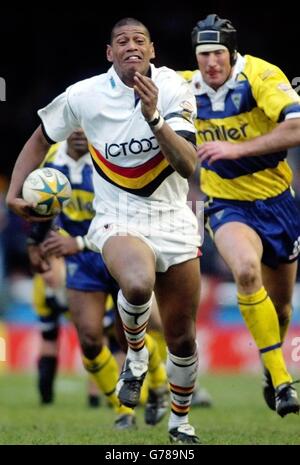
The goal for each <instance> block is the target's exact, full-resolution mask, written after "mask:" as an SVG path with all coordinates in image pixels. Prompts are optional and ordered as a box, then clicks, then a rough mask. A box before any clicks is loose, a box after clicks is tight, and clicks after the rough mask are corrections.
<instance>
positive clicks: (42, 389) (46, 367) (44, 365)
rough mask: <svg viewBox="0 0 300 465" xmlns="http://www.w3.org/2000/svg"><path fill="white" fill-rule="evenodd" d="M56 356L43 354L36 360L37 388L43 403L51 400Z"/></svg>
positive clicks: (48, 402)
mask: <svg viewBox="0 0 300 465" xmlns="http://www.w3.org/2000/svg"><path fill="white" fill-rule="evenodd" d="M56 367H57V357H55V356H48V355H43V356H42V357H41V358H40V359H39V361H38V376H39V379H38V388H39V393H40V396H41V402H42V403H43V404H50V403H51V402H52V401H53V384H54V378H55V374H56Z"/></svg>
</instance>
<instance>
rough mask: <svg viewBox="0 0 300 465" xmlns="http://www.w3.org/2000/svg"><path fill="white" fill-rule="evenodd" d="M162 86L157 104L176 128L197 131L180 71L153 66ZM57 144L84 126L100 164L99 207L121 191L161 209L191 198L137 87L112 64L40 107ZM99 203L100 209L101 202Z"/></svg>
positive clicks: (95, 163)
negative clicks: (126, 81)
mask: <svg viewBox="0 0 300 465" xmlns="http://www.w3.org/2000/svg"><path fill="white" fill-rule="evenodd" d="M151 79H152V80H153V81H154V82H155V84H156V86H157V87H158V89H159V94H158V104H157V108H158V110H159V111H160V113H161V115H162V116H163V117H164V118H165V120H166V121H167V123H168V124H169V125H170V127H171V128H172V129H173V130H174V131H185V132H186V133H189V134H190V135H193V134H195V128H194V124H193V119H194V117H195V114H196V102H195V97H194V96H193V95H192V92H191V91H190V90H189V87H188V85H187V83H185V82H184V80H183V79H182V77H180V76H178V74H177V73H175V71H173V70H171V69H169V68H166V67H161V68H156V67H155V66H154V65H153V64H151ZM38 115H39V116H40V118H41V120H42V122H43V126H44V129H45V131H46V133H47V135H48V136H49V138H50V139H52V140H53V141H55V142H58V141H61V140H64V139H66V138H67V137H68V136H69V135H70V134H71V133H72V132H73V131H74V130H75V129H77V128H82V129H83V130H84V133H85V135H86V137H87V139H88V141H89V148H90V153H91V156H92V160H93V166H94V188H95V209H96V211H99V210H101V208H100V204H102V205H103V202H105V205H106V209H107V208H108V209H109V205H111V207H112V208H114V205H115V204H116V202H119V198H120V189H121V192H122V191H124V193H125V192H126V193H127V201H128V200H129V202H130V200H131V199H132V201H137V200H138V199H140V198H141V197H143V202H146V203H148V202H151V204H152V207H153V203H154V204H155V203H156V202H158V203H159V208H160V210H161V209H162V207H163V206H165V208H166V209H168V208H169V207H170V204H171V205H172V208H174V207H175V208H176V206H178V207H179V208H181V207H182V206H183V204H185V202H186V197H187V192H188V183H187V180H186V179H184V178H183V177H182V176H180V175H179V174H178V173H177V172H175V171H174V170H173V168H172V167H171V166H170V165H169V163H168V161H167V160H166V158H165V157H164V155H163V154H162V152H161V150H160V147H159V145H158V143H157V140H156V138H155V135H154V134H153V132H152V131H151V129H150V127H149V125H148V124H147V122H146V121H145V119H144V117H143V114H142V112H141V102H140V100H139V99H137V98H136V95H135V92H134V89H133V88H131V87H128V86H126V85H125V84H124V83H123V82H122V81H121V79H120V78H119V76H118V75H117V73H116V72H115V69H114V67H113V66H112V67H111V68H110V69H109V70H108V72H107V73H105V74H101V75H99V76H95V77H92V78H90V79H86V80H84V81H80V82H77V83H76V84H74V85H72V86H70V87H69V88H68V89H67V90H66V91H65V92H64V93H63V94H61V95H59V96H58V97H57V98H56V99H54V100H53V101H52V102H51V103H50V104H49V105H48V106H46V107H45V108H42V109H41V110H39V111H38ZM98 203H99V209H98V208H97V204H98Z"/></svg>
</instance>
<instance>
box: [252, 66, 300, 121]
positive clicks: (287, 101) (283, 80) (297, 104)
mask: <svg viewBox="0 0 300 465" xmlns="http://www.w3.org/2000/svg"><path fill="white" fill-rule="evenodd" d="M252 92H253V96H254V98H255V100H256V102H257V105H258V107H259V108H260V109H261V110H262V111H263V112H264V113H265V114H266V115H267V116H268V118H270V120H272V121H273V122H274V123H276V122H280V121H282V120H283V119H285V117H287V115H289V117H291V116H292V115H291V114H292V113H299V112H300V98H299V95H298V94H297V93H296V92H295V90H294V89H293V88H292V86H291V84H290V82H289V80H288V79H287V77H286V76H285V74H284V73H283V72H282V71H281V70H280V69H279V68H277V67H276V66H271V65H270V67H269V68H266V69H265V70H264V71H263V72H261V73H259V74H258V75H257V77H256V79H255V81H254V83H253V85H252Z"/></svg>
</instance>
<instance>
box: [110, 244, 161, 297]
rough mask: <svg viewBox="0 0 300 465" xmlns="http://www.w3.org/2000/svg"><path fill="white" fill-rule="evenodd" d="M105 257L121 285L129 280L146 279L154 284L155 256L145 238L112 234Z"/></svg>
mask: <svg viewBox="0 0 300 465" xmlns="http://www.w3.org/2000/svg"><path fill="white" fill-rule="evenodd" d="M103 258H104V261H105V263H106V266H107V268H108V269H109V271H110V273H111V275H112V276H113V277H114V278H115V279H116V281H117V282H118V283H119V285H120V287H121V288H123V287H126V284H127V282H128V281H129V282H130V281H132V280H134V281H136V279H137V276H139V280H140V281H143V280H146V281H148V280H149V282H151V284H152V285H154V280H155V256H154V252H153V251H152V249H151V248H150V247H149V245H147V244H146V243H145V242H144V241H143V240H141V239H140V238H138V237H135V236H112V237H110V238H109V239H108V240H107V241H106V242H105V244H104V247H103Z"/></svg>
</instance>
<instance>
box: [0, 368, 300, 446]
mask: <svg viewBox="0 0 300 465" xmlns="http://www.w3.org/2000/svg"><path fill="white" fill-rule="evenodd" d="M201 382H202V384H203V386H205V387H206V388H207V389H208V390H209V392H210V393H211V395H212V396H213V399H214V406H213V407H212V408H209V409H203V408H199V407H197V408H194V409H193V410H192V412H191V414H190V421H191V424H192V425H193V426H195V428H196V430H197V433H198V434H199V436H200V438H201V441H202V443H203V444H208V445H217V444H222V445H226V444H231V445H234V444H248V445H249V444H274V445H275V444H300V418H299V417H298V416H297V415H293V414H292V415H288V416H287V417H285V418H284V419H282V418H280V417H279V416H278V415H277V414H276V413H274V412H272V411H271V410H269V409H268V408H267V407H266V405H265V404H264V401H263V399H262V395H261V382H260V379H259V378H258V377H256V376H250V375H249V376H245V375H236V374H235V375H231V374H222V375H221V374H218V375H205V376H203V378H202V380H201ZM35 384H36V379H35V376H34V375H12V374H10V375H7V374H1V375H0V393H1V395H0V412H1V414H0V444H1V445H3V444H13V445H16V444H19V445H21V444H30V445H36V444H39V445H42V444H86V445H87V444H105V445H119V444H150V445H160V444H168V435H167V418H165V419H164V420H163V421H162V422H161V423H160V424H159V425H157V426H155V427H151V426H147V425H145V423H144V420H143V408H142V407H139V408H138V409H137V418H138V429H137V430H131V431H116V430H115V429H114V428H113V422H114V419H115V415H114V413H113V411H112V409H110V408H108V407H106V406H105V401H102V406H101V407H99V408H96V409H91V408H89V407H87V402H86V378H85V377H84V376H82V377H79V376H62V375H59V376H58V378H57V381H56V399H55V403H54V404H53V405H51V406H44V407H41V406H39V404H38V396H37V392H36V388H35Z"/></svg>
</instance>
